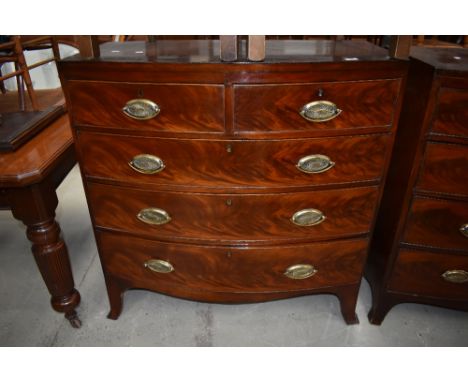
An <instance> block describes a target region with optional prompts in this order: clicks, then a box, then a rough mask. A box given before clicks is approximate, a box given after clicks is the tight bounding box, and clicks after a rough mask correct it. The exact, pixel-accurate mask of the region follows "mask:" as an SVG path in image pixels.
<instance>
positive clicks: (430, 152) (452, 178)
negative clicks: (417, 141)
mask: <svg viewBox="0 0 468 382" xmlns="http://www.w3.org/2000/svg"><path fill="white" fill-rule="evenodd" d="M467 106H468V103H467ZM467 120H468V118H467ZM467 174H468V146H466V145H454V144H442V143H432V142H428V143H427V145H426V153H425V158H424V161H423V163H422V166H421V173H420V175H419V180H418V182H417V184H416V189H417V190H420V191H432V192H438V193H441V194H452V195H462V196H465V197H468V179H467V178H468V175H467Z"/></svg>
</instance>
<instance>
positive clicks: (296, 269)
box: [284, 264, 317, 280]
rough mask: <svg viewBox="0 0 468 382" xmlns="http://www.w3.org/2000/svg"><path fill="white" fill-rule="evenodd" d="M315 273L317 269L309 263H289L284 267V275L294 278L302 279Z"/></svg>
mask: <svg viewBox="0 0 468 382" xmlns="http://www.w3.org/2000/svg"><path fill="white" fill-rule="evenodd" d="M316 273H317V269H315V267H314V266H313V265H310V264H296V265H291V266H290V267H288V269H286V271H285V272H284V275H285V276H286V277H289V278H290V279H294V280H303V279H307V278H309V277H312V276H313V275H315V274H316Z"/></svg>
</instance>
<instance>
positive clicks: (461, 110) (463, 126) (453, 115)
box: [432, 81, 468, 138]
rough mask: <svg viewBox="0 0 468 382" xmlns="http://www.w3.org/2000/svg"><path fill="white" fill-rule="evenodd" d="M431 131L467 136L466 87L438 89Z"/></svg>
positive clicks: (467, 91) (467, 95) (467, 108)
mask: <svg viewBox="0 0 468 382" xmlns="http://www.w3.org/2000/svg"><path fill="white" fill-rule="evenodd" d="M466 86H468V81H466ZM432 131H433V132H435V133H439V134H447V135H456V136H462V137H467V138H468V89H452V88H441V89H440V91H439V95H438V99H437V105H436V111H435V115H434V121H433V124H432Z"/></svg>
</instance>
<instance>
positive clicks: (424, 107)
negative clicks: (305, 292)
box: [365, 47, 468, 325]
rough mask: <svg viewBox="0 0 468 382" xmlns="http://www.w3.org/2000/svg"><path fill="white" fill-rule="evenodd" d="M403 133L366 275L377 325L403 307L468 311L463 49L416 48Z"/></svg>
mask: <svg viewBox="0 0 468 382" xmlns="http://www.w3.org/2000/svg"><path fill="white" fill-rule="evenodd" d="M399 125H400V126H399V129H398V133H397V137H396V141H395V146H394V151H393V156H392V161H391V165H390V169H389V174H388V178H387V183H386V186H385V192H384V195H383V198H382V203H381V207H380V211H379V214H378V218H377V223H376V228H375V232H374V236H373V238H372V241H371V251H370V256H369V261H368V265H367V268H366V272H365V275H366V278H367V279H368V280H369V283H370V285H371V287H372V294H373V306H372V309H371V311H370V312H369V320H370V322H371V323H373V324H377V325H379V324H381V323H382V321H383V319H384V317H385V316H386V314H387V312H388V311H389V310H390V309H391V308H392V307H393V306H394V305H396V304H399V303H404V302H410V303H425V304H432V305H438V306H443V307H447V308H456V309H461V310H468V53H467V51H466V49H437V48H423V47H413V49H412V51H411V62H410V69H409V74H408V82H407V88H406V90H405V96H404V101H403V107H402V112H401V118H400V122H399ZM465 225H466V226H465ZM462 227H465V234H463V233H462V231H461V230H460V229H461V228H462Z"/></svg>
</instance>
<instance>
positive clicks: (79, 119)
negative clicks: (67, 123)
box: [69, 82, 224, 133]
mask: <svg viewBox="0 0 468 382" xmlns="http://www.w3.org/2000/svg"><path fill="white" fill-rule="evenodd" d="M69 89H70V90H69V91H70V103H71V104H72V105H73V108H72V118H73V121H74V123H76V124H78V125H91V126H102V127H117V128H125V129H146V130H155V131H158V132H159V131H169V132H172V133H173V132H195V133H196V132H222V131H223V130H224V100H223V96H224V94H223V93H224V89H223V87H222V86H218V85H209V86H204V85H181V84H178V85H175V84H164V85H146V84H145V85H142V84H128V83H124V84H121V83H120V84H119V83H110V84H107V83H105V84H104V83H96V82H71V83H70V84H69ZM136 98H145V99H151V100H154V101H155V102H156V103H157V104H158V105H159V107H160V108H161V112H160V113H159V115H158V116H157V118H154V119H150V120H146V121H140V120H134V119H132V118H129V117H127V116H126V115H125V114H123V113H122V108H123V107H124V106H125V104H126V103H127V102H128V101H130V100H132V99H136Z"/></svg>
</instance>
